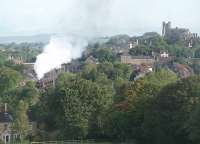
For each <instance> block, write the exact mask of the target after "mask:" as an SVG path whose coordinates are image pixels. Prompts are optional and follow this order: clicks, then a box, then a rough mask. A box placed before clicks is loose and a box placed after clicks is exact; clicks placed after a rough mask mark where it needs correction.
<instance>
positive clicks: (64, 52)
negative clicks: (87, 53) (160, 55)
mask: <svg viewBox="0 0 200 144" xmlns="http://www.w3.org/2000/svg"><path fill="white" fill-rule="evenodd" d="M86 45H87V42H86V41H85V40H83V39H80V38H77V37H72V36H70V37H69V36H62V37H60V36H57V37H52V38H51V40H50V42H49V44H48V45H47V46H45V47H44V50H43V52H42V53H41V54H40V55H38V56H37V60H36V63H35V65H34V69H35V71H36V73H37V77H38V79H41V78H42V77H43V76H44V74H45V73H47V72H49V71H50V70H52V69H54V68H59V67H60V66H61V64H63V63H69V62H70V61H71V60H72V59H75V58H78V57H80V56H81V53H82V51H83V50H84V49H83V48H84V47H85V46H86Z"/></svg>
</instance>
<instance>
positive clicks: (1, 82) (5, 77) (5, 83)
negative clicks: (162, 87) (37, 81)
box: [0, 68, 22, 93]
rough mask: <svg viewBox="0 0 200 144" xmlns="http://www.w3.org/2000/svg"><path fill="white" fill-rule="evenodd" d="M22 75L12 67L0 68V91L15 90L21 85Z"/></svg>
mask: <svg viewBox="0 0 200 144" xmlns="http://www.w3.org/2000/svg"><path fill="white" fill-rule="evenodd" d="M21 78H22V76H21V75H20V74H19V73H18V72H17V71H15V70H12V69H10V68H0V93H4V92H8V91H10V90H13V89H14V88H16V87H17V86H18V85H19V82H20V80H21Z"/></svg>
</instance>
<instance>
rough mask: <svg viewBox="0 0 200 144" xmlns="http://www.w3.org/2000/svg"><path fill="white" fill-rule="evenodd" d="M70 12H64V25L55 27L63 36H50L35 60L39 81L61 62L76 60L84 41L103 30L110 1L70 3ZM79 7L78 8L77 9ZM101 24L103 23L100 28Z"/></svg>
mask: <svg viewBox="0 0 200 144" xmlns="http://www.w3.org/2000/svg"><path fill="white" fill-rule="evenodd" d="M68 2H69V3H68V8H67V9H69V11H70V12H67V13H65V17H66V19H64V20H61V23H62V24H64V26H62V25H58V27H60V28H61V29H62V30H63V32H64V33H67V35H66V36H60V37H53V38H52V39H51V40H50V42H49V44H48V45H47V46H46V47H45V48H44V50H43V52H42V54H40V55H39V56H38V57H37V60H36V63H35V71H36V73H37V76H38V78H39V79H41V78H42V77H43V76H44V74H45V73H47V72H49V71H51V70H52V69H55V68H59V67H60V66H61V65H62V64H63V63H69V62H70V61H71V60H72V59H76V58H79V57H80V56H81V53H82V52H83V50H84V47H85V46H86V45H87V42H86V40H84V39H83V38H89V39H92V38H93V37H98V36H100V35H101V34H102V32H103V31H105V29H106V28H105V27H104V25H107V24H108V23H107V16H108V14H109V2H110V0H101V1H97V0H87V2H86V1H82V0H70V1H68ZM77 6H79V7H77ZM102 22H104V24H103V25H102Z"/></svg>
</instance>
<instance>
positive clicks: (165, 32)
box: [162, 21, 171, 37]
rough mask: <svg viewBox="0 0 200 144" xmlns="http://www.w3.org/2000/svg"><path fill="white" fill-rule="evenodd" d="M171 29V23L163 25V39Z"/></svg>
mask: <svg viewBox="0 0 200 144" xmlns="http://www.w3.org/2000/svg"><path fill="white" fill-rule="evenodd" d="M170 29H171V22H170V21H169V22H167V23H166V22H163V23H162V37H165V36H166V34H167V33H168V32H169V31H170Z"/></svg>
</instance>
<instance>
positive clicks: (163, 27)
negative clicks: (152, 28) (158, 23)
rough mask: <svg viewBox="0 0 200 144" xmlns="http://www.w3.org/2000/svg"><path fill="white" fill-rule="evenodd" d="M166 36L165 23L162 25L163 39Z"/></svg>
mask: <svg viewBox="0 0 200 144" xmlns="http://www.w3.org/2000/svg"><path fill="white" fill-rule="evenodd" d="M165 34H166V23H165V22H163V23H162V37H164V36H165Z"/></svg>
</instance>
